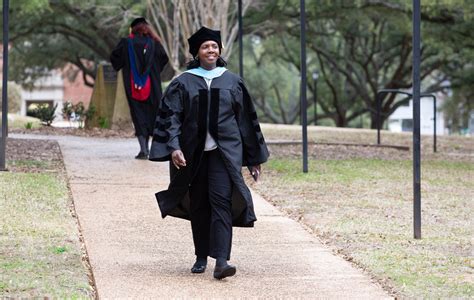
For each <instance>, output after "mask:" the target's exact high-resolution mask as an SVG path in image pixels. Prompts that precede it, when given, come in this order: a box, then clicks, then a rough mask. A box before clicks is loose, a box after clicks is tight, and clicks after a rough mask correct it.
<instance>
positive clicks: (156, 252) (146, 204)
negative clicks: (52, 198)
mask: <svg viewBox="0 0 474 300" xmlns="http://www.w3.org/2000/svg"><path fill="white" fill-rule="evenodd" d="M17 137H22V138H26V137H25V136H17ZM30 137H31V136H28V138H30ZM48 138H52V139H57V140H58V141H59V143H60V146H61V150H62V153H63V156H64V161H65V164H66V170H67V175H68V177H69V183H70V187H71V189H72V195H73V198H74V204H75V208H76V212H77V215H78V218H79V222H80V225H81V228H82V231H83V235H84V239H85V243H86V247H87V251H88V253H89V258H90V263H91V266H92V271H93V274H94V277H95V281H96V285H97V291H98V294H99V297H100V298H103V299H115V298H131V299H138V298H160V299H164V298H181V299H183V298H358V299H361V298H364V299H367V298H372V299H380V298H389V296H388V294H387V293H385V292H384V291H383V290H382V289H381V288H380V287H379V286H378V285H376V284H374V283H373V282H372V281H371V279H370V278H369V277H368V276H367V275H364V274H363V273H362V272H361V271H359V270H357V269H355V268H353V267H352V266H351V265H350V263H348V262H346V261H344V260H343V259H342V258H340V257H337V256H334V255H333V254H332V253H331V252H330V251H329V250H328V249H327V248H326V247H325V246H324V245H322V244H321V243H320V242H319V241H318V239H316V238H315V237H314V236H312V235H311V234H309V233H308V232H307V231H305V230H304V229H303V228H302V227H301V225H299V224H298V223H297V222H295V221H293V220H290V219H289V218H287V217H285V216H283V215H282V214H281V213H280V212H279V211H278V210H277V209H275V208H274V207H273V206H271V205H270V204H269V203H267V202H266V201H265V200H264V199H262V198H261V197H259V196H258V195H255V194H254V202H255V210H256V214H257V218H258V221H257V222H256V223H255V228H251V229H242V228H234V242H233V249H232V259H231V263H232V264H235V265H236V266H237V274H236V275H235V276H234V277H230V278H227V279H224V280H222V281H217V280H215V279H213V277H212V269H213V267H214V261H213V260H212V259H211V260H210V261H209V265H208V269H207V270H206V272H205V273H204V274H200V275H197V274H191V273H190V267H191V266H192V264H193V262H194V254H193V251H194V250H193V243H192V238H191V227H190V224H189V222H187V221H184V220H180V219H176V218H171V217H169V218H166V219H162V218H161V216H160V212H159V210H158V206H157V203H156V200H155V196H154V193H155V192H157V191H159V190H162V189H165V188H166V187H167V184H168V165H167V163H153V162H149V161H139V160H135V159H133V156H134V155H135V154H136V152H137V150H138V145H137V142H136V141H135V140H132V139H93V138H79V137H48Z"/></svg>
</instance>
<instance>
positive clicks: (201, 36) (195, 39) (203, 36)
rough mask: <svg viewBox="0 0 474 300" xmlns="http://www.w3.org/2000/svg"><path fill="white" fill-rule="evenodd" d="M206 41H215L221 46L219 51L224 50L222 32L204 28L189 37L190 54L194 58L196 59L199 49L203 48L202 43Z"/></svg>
mask: <svg viewBox="0 0 474 300" xmlns="http://www.w3.org/2000/svg"><path fill="white" fill-rule="evenodd" d="M205 41H214V42H216V43H217V44H218V45H219V50H221V49H222V42H221V32H220V31H219V30H212V29H209V28H206V27H204V26H203V27H201V29H199V30H198V31H196V32H195V33H194V34H193V35H192V36H191V37H189V39H188V43H189V53H191V55H192V56H193V57H196V55H197V54H198V51H199V47H201V45H202V43H204V42H205Z"/></svg>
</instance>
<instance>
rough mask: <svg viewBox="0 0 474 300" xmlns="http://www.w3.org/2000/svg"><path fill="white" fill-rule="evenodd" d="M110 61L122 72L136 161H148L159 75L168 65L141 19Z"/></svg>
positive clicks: (121, 41)
mask: <svg viewBox="0 0 474 300" xmlns="http://www.w3.org/2000/svg"><path fill="white" fill-rule="evenodd" d="M110 61H111V63H112V66H113V67H114V69H115V70H116V71H119V70H122V72H123V81H124V86H125V92H126V95H127V99H128V104H129V107H130V114H131V116H132V121H133V126H134V127H135V135H136V137H137V138H138V143H139V144H140V152H139V153H138V155H137V156H135V158H136V159H148V154H149V143H148V140H149V137H151V136H152V135H153V127H154V124H155V120H156V116H157V112H158V105H159V102H160V99H161V96H162V89H161V78H160V73H161V71H162V70H163V68H164V66H165V65H166V64H167V63H168V56H167V55H166V52H165V49H164V48H163V46H162V45H161V40H160V38H159V37H158V35H157V34H156V33H155V32H154V31H153V29H152V28H151V26H150V25H149V24H148V22H147V21H146V19H145V18H137V19H135V20H133V22H132V23H131V25H130V35H129V36H128V37H127V38H122V39H120V41H119V43H118V45H117V46H116V47H115V49H114V50H112V54H111V55H110Z"/></svg>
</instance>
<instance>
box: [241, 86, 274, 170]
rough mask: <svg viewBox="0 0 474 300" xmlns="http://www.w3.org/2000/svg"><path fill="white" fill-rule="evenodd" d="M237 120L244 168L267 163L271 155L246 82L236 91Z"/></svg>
mask: <svg viewBox="0 0 474 300" xmlns="http://www.w3.org/2000/svg"><path fill="white" fill-rule="evenodd" d="M234 97H235V100H236V102H237V105H236V109H235V110H236V118H237V123H238V125H239V130H240V135H241V138H242V144H243V161H242V165H243V166H249V167H250V166H256V165H259V164H262V163H264V162H266V161H267V159H268V156H269V153H268V149H267V145H266V143H265V139H264V138H263V134H262V131H261V129H260V124H259V122H258V118H257V112H256V111H255V107H254V105H253V103H252V99H251V97H250V94H249V93H248V90H247V88H246V86H245V84H244V82H243V81H242V80H241V79H240V80H239V83H238V85H237V87H236V89H235V90H234Z"/></svg>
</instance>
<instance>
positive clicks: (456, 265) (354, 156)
mask: <svg viewBox="0 0 474 300" xmlns="http://www.w3.org/2000/svg"><path fill="white" fill-rule="evenodd" d="M265 134H266V138H267V139H269V136H272V137H275V138H276V137H278V132H272V133H270V134H268V129H267V130H266V131H265ZM342 134H343V135H344V134H347V132H346V131H344V132H343V133H342ZM354 134H355V135H357V136H358V137H357V139H358V140H364V139H368V138H369V137H368V136H367V135H370V134H371V132H369V133H364V132H362V133H354ZM321 135H322V134H321V133H320V135H319V136H321ZM350 136H352V134H350ZM404 138H405V135H402V137H396V139H395V140H392V141H390V140H389V141H388V142H390V143H393V144H396V143H398V142H399V141H401V140H403V139H404ZM331 139H332V140H331V141H334V140H341V141H342V139H341V137H340V136H338V132H337V131H332V134H331ZM464 139H466V140H467V141H466V140H463V138H459V137H457V138H454V139H453V138H448V139H442V140H443V141H442V142H443V144H444V145H443V149H445V151H447V150H446V149H448V150H449V151H451V150H453V151H454V149H455V148H457V150H456V151H458V152H457V153H458V154H460V155H455V156H451V155H447V154H446V153H443V152H440V153H439V154H435V155H433V154H426V155H424V156H423V161H422V173H421V174H422V186H421V188H422V235H423V238H422V239H421V240H414V239H413V228H412V226H413V225H412V224H413V223H412V222H413V221H412V218H413V203H412V199H413V188H412V184H413V183H412V163H411V160H410V159H411V157H410V156H411V152H408V153H407V152H406V151H405V152H404V151H399V150H392V149H389V150H387V149H385V150H384V149H371V150H370V151H366V149H363V148H361V147H346V146H341V147H337V146H321V145H319V146H318V145H317V146H315V148H314V150H315V151H314V152H311V151H310V153H311V154H312V155H314V157H316V159H315V158H314V157H313V158H310V164H309V172H308V173H306V174H303V173H302V171H301V170H302V165H301V159H300V157H299V155H298V151H296V150H300V149H301V148H300V147H294V146H272V147H271V148H270V150H271V153H272V158H271V159H270V161H269V162H268V163H267V164H266V165H265V167H264V168H265V169H264V174H263V176H262V180H261V182H260V183H259V184H252V185H253V188H254V189H255V190H256V191H257V192H259V193H260V194H262V195H263V196H264V197H265V198H266V199H268V200H270V201H271V202H272V203H273V204H275V205H276V206H277V207H279V208H280V209H281V210H283V211H285V212H286V213H287V214H288V215H290V216H291V217H292V218H294V219H296V220H299V221H300V222H302V223H304V224H305V225H307V226H308V227H309V228H311V229H312V230H313V232H314V233H315V234H316V235H318V236H319V237H320V239H321V240H322V241H324V242H325V243H327V244H328V245H329V246H330V247H331V248H333V249H334V251H335V252H337V253H339V254H340V255H342V256H344V257H345V258H346V259H348V260H350V261H353V262H354V263H355V264H357V265H359V266H360V267H362V268H364V269H366V270H368V272H369V273H371V274H372V275H374V276H375V277H376V278H378V279H379V280H380V281H381V282H383V283H384V285H385V286H386V287H387V288H388V289H393V290H394V291H395V293H396V294H397V295H399V296H401V297H417V298H419V297H427V298H472V297H473V296H474V288H473V282H474V280H473V279H474V277H473V267H474V265H473V257H472V237H473V233H474V232H473V231H474V230H473V226H472V221H471V219H472V212H473V208H474V207H473V195H474V185H473V182H474V163H473V162H472V156H470V154H469V147H471V145H472V138H471V139H468V138H464ZM452 140H454V142H453V141H452ZM345 142H347V141H345ZM451 142H453V143H454V144H455V145H458V147H455V146H454V145H452V144H449V143H451ZM459 145H461V146H459ZM295 149H296V150H295ZM470 149H471V151H472V150H473V149H474V147H472V148H470ZM393 151H395V152H393ZM425 152H427V150H426V149H425ZM300 153H301V152H300ZM249 182H250V181H249Z"/></svg>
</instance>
